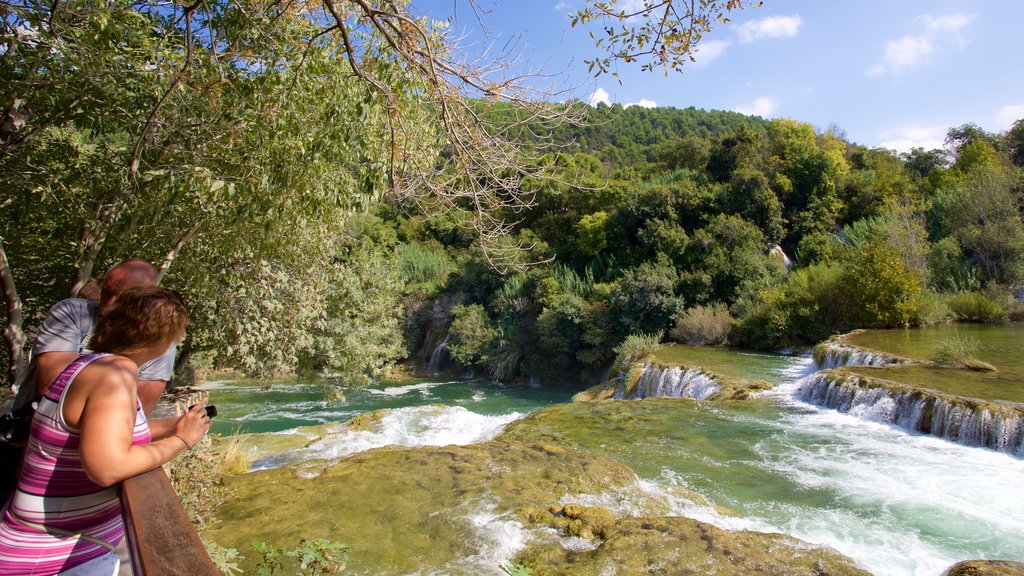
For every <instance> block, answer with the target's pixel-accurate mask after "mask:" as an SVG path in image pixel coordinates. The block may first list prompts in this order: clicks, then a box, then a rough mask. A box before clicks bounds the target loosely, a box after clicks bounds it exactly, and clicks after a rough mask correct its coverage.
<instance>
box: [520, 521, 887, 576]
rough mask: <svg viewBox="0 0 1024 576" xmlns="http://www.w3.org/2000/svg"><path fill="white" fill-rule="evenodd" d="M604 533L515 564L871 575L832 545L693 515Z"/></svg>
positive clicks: (538, 569) (537, 575) (560, 571)
mask: <svg viewBox="0 0 1024 576" xmlns="http://www.w3.org/2000/svg"><path fill="white" fill-rule="evenodd" d="M566 534H567V535H571V534H569V533H568V532H567V533H566ZM602 535H603V536H604V538H603V540H602V541H601V543H600V544H599V545H598V546H597V547H596V548H593V549H589V550H587V549H583V550H581V549H579V548H576V547H574V549H571V550H570V549H566V548H565V547H563V546H562V545H560V544H559V543H544V544H537V545H531V546H528V547H527V548H526V549H525V550H524V551H522V552H521V553H519V554H518V555H517V556H516V557H515V562H516V563H519V564H522V565H524V566H527V567H528V568H531V569H533V571H534V576H592V575H594V574H617V575H619V576H626V575H634V574H635V575H641V574H662V575H666V576H672V575H679V576H682V575H690V574H714V575H717V576H747V575H757V574H764V575H775V574H786V575H787V576H804V575H806V576H822V575H835V576H845V575H849V576H869V574H870V573H869V572H866V571H864V570H863V569H861V568H859V567H857V566H856V564H854V562H853V561H852V560H850V559H848V558H846V557H845V556H842V555H841V554H839V553H838V552H835V551H834V550H831V549H829V548H820V547H814V546H811V545H809V544H807V543H806V542H802V541H800V540H797V539H795V538H791V537H789V536H785V535H782V534H767V533H761V532H749V531H739V532H731V531H726V530H721V529H719V528H716V527H714V526H711V525H708V524H704V523H701V522H698V521H696V520H692V519H689V518H682V517H662V518H623V519H619V520H617V521H615V522H613V523H611V524H608V525H606V526H604V527H602Z"/></svg>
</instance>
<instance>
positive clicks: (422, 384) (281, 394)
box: [202, 379, 578, 434]
mask: <svg viewBox="0 0 1024 576" xmlns="http://www.w3.org/2000/svg"><path fill="white" fill-rule="evenodd" d="M202 388H203V389H204V390H208V391H209V393H210V402H211V403H213V404H216V405H217V417H216V418H215V419H214V424H213V428H212V432H214V433H217V434H233V433H255V432H281V431H283V430H288V429H291V428H296V427H299V426H313V425H317V424H327V423H331V422H344V421H346V420H348V419H350V418H352V417H354V416H358V415H359V414H363V413H365V412H370V411H373V410H383V409H399V408H408V407H412V406H423V405H428V404H443V405H446V406H453V407H454V406H459V407H464V408H466V409H467V410H470V411H472V412H474V413H476V414H480V415H483V416H497V415H504V414H510V413H519V414H525V413H528V412H532V411H533V410H536V409H538V408H541V407H544V406H549V405H551V404H555V403H558V402H567V401H568V400H569V399H570V398H571V397H572V395H573V394H574V393H576V392H577V391H578V390H570V389H565V388H542V387H529V386H512V385H506V384H501V383H499V382H491V381H485V380H472V379H470V380H440V381H439V380H430V379H421V380H417V381H414V382H413V383H410V384H401V385H388V384H387V383H381V384H378V385H375V386H371V387H369V388H366V389H363V390H349V391H346V392H345V400H344V401H340V402H327V401H325V400H324V394H323V390H322V389H321V388H320V386H319V385H317V384H312V383H308V382H302V381H298V382H278V383H275V384H273V385H272V386H271V387H270V389H269V390H261V389H260V387H259V385H258V383H256V382H255V381H251V380H217V381H211V382H208V383H206V384H204V385H203V386H202Z"/></svg>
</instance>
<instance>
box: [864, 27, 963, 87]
mask: <svg viewBox="0 0 1024 576" xmlns="http://www.w3.org/2000/svg"><path fill="white" fill-rule="evenodd" d="M973 20H974V14H968V13H965V12H960V13H957V14H944V15H941V16H932V15H930V14H926V15H924V16H921V17H919V18H917V22H919V23H920V24H921V25H922V26H923V27H924V33H923V34H916V35H913V34H908V35H906V36H904V37H902V38H899V39H897V40H890V41H888V42H886V43H885V54H884V55H883V56H882V62H881V63H879V64H875V65H873V66H870V67H869V68H868V69H867V70H865V71H864V74H865V75H867V76H880V75H882V74H898V73H900V72H902V71H903V70H906V69H907V68H912V67H914V66H918V65H920V64H923V63H924V62H926V61H927V60H928V57H929V56H930V55H932V54H933V53H935V52H937V51H939V50H940V49H942V48H949V47H950V46H953V47H955V48H961V49H962V48H963V47H964V46H965V45H966V44H967V41H966V39H965V38H964V36H963V35H962V34H960V31H961V30H963V29H964V28H966V27H967V26H969V25H970V24H971V22H972V21H973Z"/></svg>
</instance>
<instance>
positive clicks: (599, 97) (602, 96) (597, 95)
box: [587, 88, 612, 106]
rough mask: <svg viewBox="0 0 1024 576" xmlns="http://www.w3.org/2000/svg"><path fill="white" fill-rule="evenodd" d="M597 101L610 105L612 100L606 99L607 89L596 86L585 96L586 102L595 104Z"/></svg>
mask: <svg viewBox="0 0 1024 576" xmlns="http://www.w3.org/2000/svg"><path fill="white" fill-rule="evenodd" d="M598 102H604V103H605V104H606V105H608V106H611V105H612V102H611V100H609V99H608V91H607V90H605V89H604V88H598V89H597V90H594V91H593V92H591V93H590V96H587V104H590V105H591V106H597V104H598Z"/></svg>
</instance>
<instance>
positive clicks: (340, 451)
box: [252, 406, 523, 470]
mask: <svg viewBox="0 0 1024 576" xmlns="http://www.w3.org/2000/svg"><path fill="white" fill-rule="evenodd" d="M522 417H523V414H520V413H519V412H512V413H510V414H504V415H500V416H483V415H480V414H476V413H474V412H470V411H469V410H466V409H465V408H462V407H459V406H454V407H449V406H415V407H410V408H397V409H393V410H386V411H384V414H383V416H382V417H381V419H380V421H379V422H377V423H376V424H375V425H374V427H373V429H372V430H348V429H343V430H341V431H338V432H331V433H328V434H327V435H326V436H324V437H323V438H321V439H320V440H318V441H316V442H313V443H311V444H310V445H309V446H307V447H305V448H302V449H299V450H294V451H292V452H289V453H287V454H280V455H276V456H274V457H271V458H267V459H264V460H261V461H259V462H257V463H255V464H254V465H253V468H252V469H253V470H261V469H265V468H274V467H277V466H282V465H284V464H288V463H291V462H301V461H306V460H324V459H327V460H330V459H338V458H343V457H345V456H351V455H352V454H357V453H359V452H365V451H367V450H372V449H374V448H380V447H383V446H405V447H416V446H449V445H457V446H464V445H466V444H474V443H477V442H485V441H487V440H490V439H491V438H494V437H495V436H497V435H498V433H499V432H501V430H502V429H504V427H505V426H506V425H507V424H508V423H509V422H512V421H514V420H518V419H520V418H522Z"/></svg>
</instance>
